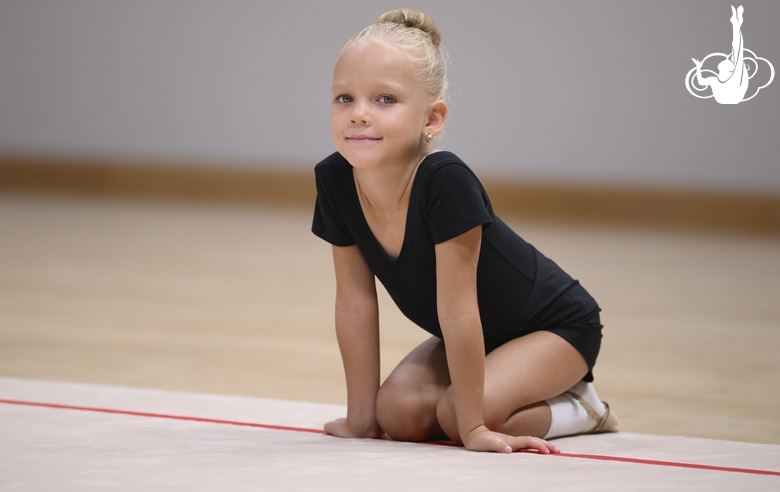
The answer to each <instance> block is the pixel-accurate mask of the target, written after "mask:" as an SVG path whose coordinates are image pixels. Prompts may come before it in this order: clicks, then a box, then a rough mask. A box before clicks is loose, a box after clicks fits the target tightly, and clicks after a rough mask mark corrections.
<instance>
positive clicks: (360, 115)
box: [350, 100, 369, 125]
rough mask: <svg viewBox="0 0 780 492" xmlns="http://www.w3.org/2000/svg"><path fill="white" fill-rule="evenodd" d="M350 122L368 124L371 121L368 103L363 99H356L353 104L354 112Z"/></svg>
mask: <svg viewBox="0 0 780 492" xmlns="http://www.w3.org/2000/svg"><path fill="white" fill-rule="evenodd" d="M350 122H351V123H356V124H362V125H367V124H368V122H369V113H368V108H367V107H366V104H365V103H364V102H362V101H359V100H358V101H355V103H354V104H353V105H352V113H351V114H350Z"/></svg>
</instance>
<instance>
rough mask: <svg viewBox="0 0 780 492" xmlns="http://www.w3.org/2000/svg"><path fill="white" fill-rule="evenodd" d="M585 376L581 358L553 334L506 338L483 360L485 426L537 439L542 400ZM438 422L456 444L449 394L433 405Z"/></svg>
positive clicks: (545, 417)
mask: <svg viewBox="0 0 780 492" xmlns="http://www.w3.org/2000/svg"><path fill="white" fill-rule="evenodd" d="M587 372H588V366H587V364H586V363H585V359H584V358H583V357H582V355H581V354H580V353H579V352H578V351H577V350H576V349H575V348H574V347H573V346H572V345H571V344H569V342H567V341H566V340H564V339H563V338H561V337H559V336H558V335H556V334H554V333H551V332H547V331H539V332H535V333H531V334H530V335H526V336H524V337H521V338H518V339H515V340H512V341H510V342H508V343H506V344H504V345H502V346H501V347H499V348H497V349H496V350H494V351H493V352H491V353H490V354H488V356H487V358H486V360H485V397H484V398H485V400H484V415H485V424H486V425H487V427H488V428H489V429H491V430H494V431H497V432H503V433H505V434H509V435H513V436H535V437H543V436H544V435H545V433H546V432H547V430H548V428H549V427H550V408H549V406H548V405H547V404H546V403H545V400H547V399H549V398H553V397H555V396H558V395H560V394H561V393H563V392H565V391H566V390H568V389H569V388H571V387H572V386H574V385H575V384H576V383H577V382H578V381H580V380H581V379H582V378H583V377H584V376H585V374H586V373H587ZM437 415H438V420H439V424H440V425H441V428H442V429H443V430H444V432H445V433H446V434H447V435H448V436H449V437H450V439H452V440H453V441H455V442H458V443H459V442H460V437H459V435H458V430H457V429H458V427H457V420H456V418H455V410H454V400H453V397H452V392H451V391H447V392H445V393H444V395H443V396H442V398H441V399H440V401H439V405H438V407H437Z"/></svg>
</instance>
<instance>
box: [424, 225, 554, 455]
mask: <svg viewBox="0 0 780 492" xmlns="http://www.w3.org/2000/svg"><path fill="white" fill-rule="evenodd" d="M481 243H482V226H477V227H475V228H473V229H471V230H470V231H468V232H466V233H464V234H461V235H460V236H457V237H455V238H453V239H450V240H449V241H445V242H443V243H440V244H437V245H436V285H437V287H436V288H437V292H436V296H437V297H436V302H437V308H438V313H439V323H440V325H441V330H442V334H443V336H444V342H445V346H446V351H447V365H448V368H449V372H450V379H451V380H452V391H453V396H454V400H455V415H456V418H457V422H458V434H459V435H460V438H461V440H462V441H463V445H464V446H466V448H467V449H470V450H474V451H497V452H501V453H507V452H511V451H513V450H518V449H523V448H528V447H533V448H536V449H537V450H539V451H540V452H549V450H548V448H547V447H546V446H544V445H542V443H544V444H546V443H545V442H544V441H541V440H534V441H530V442H529V439H527V438H524V437H512V436H508V435H504V434H500V433H497V432H492V431H490V430H488V428H487V427H486V426H485V421H484V417H483V400H484V385H485V343H484V339H483V335H482V322H481V321H480V316H479V305H478V304H477V263H478V261H479V250H480V245H481Z"/></svg>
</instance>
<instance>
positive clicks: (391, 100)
mask: <svg viewBox="0 0 780 492" xmlns="http://www.w3.org/2000/svg"><path fill="white" fill-rule="evenodd" d="M377 101H379V102H380V103H381V104H393V103H395V102H396V100H395V98H394V97H393V96H379V99H377Z"/></svg>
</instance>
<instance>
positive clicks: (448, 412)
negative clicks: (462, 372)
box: [436, 389, 463, 444]
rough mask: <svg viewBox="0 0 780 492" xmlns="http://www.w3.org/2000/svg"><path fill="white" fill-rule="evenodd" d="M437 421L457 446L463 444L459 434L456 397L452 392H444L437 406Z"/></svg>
mask: <svg viewBox="0 0 780 492" xmlns="http://www.w3.org/2000/svg"><path fill="white" fill-rule="evenodd" d="M436 419H437V420H438V422H439V426H440V427H441V430H442V431H443V432H444V433H445V434H447V437H449V438H450V439H452V441H453V442H455V444H463V441H462V440H461V438H460V433H459V432H458V419H457V416H456V414H455V397H454V395H453V393H452V390H451V389H449V390H447V391H445V392H444V394H443V395H442V397H441V398H439V401H438V402H437V404H436Z"/></svg>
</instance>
